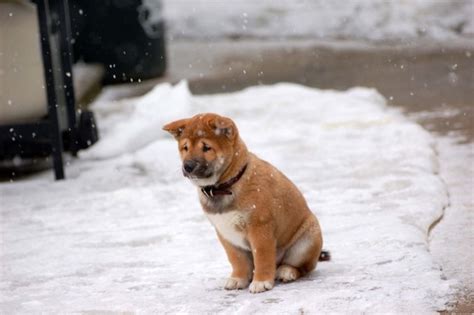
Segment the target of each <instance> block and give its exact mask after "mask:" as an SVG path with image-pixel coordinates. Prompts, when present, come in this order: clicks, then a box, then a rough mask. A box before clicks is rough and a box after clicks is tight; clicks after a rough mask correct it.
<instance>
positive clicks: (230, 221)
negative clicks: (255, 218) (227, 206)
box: [206, 210, 250, 250]
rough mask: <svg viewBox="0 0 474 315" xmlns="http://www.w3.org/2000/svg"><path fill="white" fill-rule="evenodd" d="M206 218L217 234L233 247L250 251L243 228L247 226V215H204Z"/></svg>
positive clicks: (228, 212) (241, 213)
mask: <svg viewBox="0 0 474 315" xmlns="http://www.w3.org/2000/svg"><path fill="white" fill-rule="evenodd" d="M206 216H207V218H208V219H209V221H211V223H212V225H214V227H215V228H216V230H217V231H218V232H219V234H220V235H221V236H222V237H223V238H224V239H226V240H227V241H228V242H229V243H231V244H233V245H234V246H237V247H240V248H243V249H246V250H250V247H249V244H248V242H247V240H246V239H245V234H244V231H245V227H246V225H247V217H248V216H247V214H246V213H243V212H242V211H237V210H234V211H227V212H224V213H221V214H210V213H206Z"/></svg>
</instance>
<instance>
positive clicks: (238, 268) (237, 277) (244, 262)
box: [217, 233, 253, 290]
mask: <svg viewBox="0 0 474 315" xmlns="http://www.w3.org/2000/svg"><path fill="white" fill-rule="evenodd" d="M217 236H218V237H219V240H220V241H221V243H222V246H224V249H225V252H226V254H227V258H228V259H229V262H230V264H231V265H232V274H231V275H230V277H229V279H227V283H226V284H225V289H227V290H235V289H244V288H246V287H248V285H249V282H250V279H251V277H252V270H253V265H252V259H251V257H250V253H248V252H245V251H244V250H242V249H239V248H237V247H235V246H234V245H232V244H231V243H229V242H228V241H226V240H225V239H224V238H223V237H222V236H221V235H220V234H219V233H217Z"/></svg>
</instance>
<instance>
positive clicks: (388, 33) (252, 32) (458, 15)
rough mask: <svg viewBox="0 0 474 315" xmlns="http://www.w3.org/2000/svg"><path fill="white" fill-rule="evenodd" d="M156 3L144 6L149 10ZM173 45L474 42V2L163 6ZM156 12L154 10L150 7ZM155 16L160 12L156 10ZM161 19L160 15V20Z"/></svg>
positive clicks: (176, 1)
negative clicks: (184, 41) (188, 41)
mask: <svg viewBox="0 0 474 315" xmlns="http://www.w3.org/2000/svg"><path fill="white" fill-rule="evenodd" d="M148 2H152V1H145V4H147V3H148ZM163 2H164V5H163V10H164V13H163V16H164V18H165V20H166V22H167V26H168V31H169V34H170V37H171V38H172V39H180V38H194V39H204V38H207V39H209V38H213V39H215V38H229V37H231V38H239V37H264V38H288V37H297V38H301V37H303V38H326V39H328V38H331V39H341V38H352V39H363V40H376V41H377V40H399V39H417V38H422V37H427V38H433V39H438V40H444V39H450V38H451V39H452V38H458V37H460V36H467V37H469V36H470V37H472V35H473V34H474V32H473V29H474V14H473V12H474V7H473V6H474V3H473V1H472V0H456V1H433V0H410V1H387V0H372V1H365V0H351V1H326V0H299V1H292V0H278V1H270V0H265V1H253V0H239V1H231V2H229V1H227V2H222V1H209V0H192V1H189V0H164V1H163ZM148 6H149V7H150V8H151V11H152V12H153V8H152V6H151V5H149V4H148ZM155 11H156V10H155ZM163 16H162V15H161V14H157V17H159V19H162V18H163Z"/></svg>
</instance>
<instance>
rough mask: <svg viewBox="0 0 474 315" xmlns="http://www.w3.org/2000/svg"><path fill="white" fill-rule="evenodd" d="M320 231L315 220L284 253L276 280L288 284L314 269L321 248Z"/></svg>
mask: <svg viewBox="0 0 474 315" xmlns="http://www.w3.org/2000/svg"><path fill="white" fill-rule="evenodd" d="M322 243H323V242H322V237H321V229H320V227H319V224H318V222H317V221H316V220H313V222H311V225H310V226H309V227H307V229H306V231H305V232H304V233H303V234H302V235H301V236H300V238H299V239H297V240H296V241H295V243H294V244H293V245H291V247H290V248H289V249H288V250H287V251H286V254H285V256H284V257H283V260H282V263H281V265H280V267H278V270H277V272H276V274H277V276H276V278H277V279H278V280H281V281H283V282H290V281H294V280H296V279H298V278H299V277H300V276H302V275H304V274H306V273H308V272H310V271H312V270H313V269H314V268H316V264H317V263H318V260H319V256H320V254H321V248H322V245H323V244H322Z"/></svg>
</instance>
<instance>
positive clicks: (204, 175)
mask: <svg viewBox="0 0 474 315" xmlns="http://www.w3.org/2000/svg"><path fill="white" fill-rule="evenodd" d="M182 171H183V175H184V177H186V178H189V179H207V178H211V177H212V176H213V175H214V174H213V172H210V171H203V172H199V171H198V172H192V173H188V172H186V171H185V170H184V168H183V169H182Z"/></svg>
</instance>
